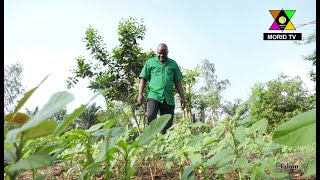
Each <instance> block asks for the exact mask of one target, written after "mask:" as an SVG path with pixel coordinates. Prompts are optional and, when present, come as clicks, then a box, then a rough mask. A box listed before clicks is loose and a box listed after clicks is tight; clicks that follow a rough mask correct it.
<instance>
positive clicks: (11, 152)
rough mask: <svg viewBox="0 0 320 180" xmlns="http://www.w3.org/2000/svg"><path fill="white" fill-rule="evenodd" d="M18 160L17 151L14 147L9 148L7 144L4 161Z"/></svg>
mask: <svg viewBox="0 0 320 180" xmlns="http://www.w3.org/2000/svg"><path fill="white" fill-rule="evenodd" d="M16 158H17V156H16V149H15V148H13V147H11V148H10V147H7V146H6V143H5V146H4V160H6V161H9V162H13V161H14V160H15V159H16Z"/></svg>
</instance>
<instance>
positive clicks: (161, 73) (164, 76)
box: [139, 57, 183, 105]
mask: <svg viewBox="0 0 320 180" xmlns="http://www.w3.org/2000/svg"><path fill="white" fill-rule="evenodd" d="M139 77H140V78H144V79H145V80H146V81H149V86H148V93H147V94H148V95H147V98H150V99H154V100H156V101H159V102H161V103H163V100H164V99H166V102H167V103H168V104H169V105H175V104H174V91H173V87H174V85H175V82H178V81H180V80H182V78H183V75H182V73H181V71H180V68H179V66H178V64H177V63H176V62H175V61H174V60H172V59H170V58H168V60H167V61H166V62H165V63H164V64H163V63H161V62H160V61H159V60H158V58H157V57H154V58H151V59H149V60H148V61H147V62H146V64H145V65H144V67H143V69H142V71H141V73H140V75H139Z"/></svg>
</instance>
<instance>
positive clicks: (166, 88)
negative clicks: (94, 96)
mask: <svg viewBox="0 0 320 180" xmlns="http://www.w3.org/2000/svg"><path fill="white" fill-rule="evenodd" d="M168 52H169V51H168V47H167V45H166V44H164V43H160V44H159V45H158V48H157V57H153V58H151V59H149V60H148V61H147V62H146V64H145V65H144V67H143V69H142V71H141V73H140V75H139V78H140V85H139V95H138V98H137V101H138V104H142V103H143V102H144V97H143V94H142V93H143V90H144V88H145V86H146V82H148V81H149V87H148V95H147V119H148V124H149V123H151V121H153V120H154V119H156V118H157V113H158V111H159V110H160V115H164V114H171V119H170V120H169V121H168V123H167V124H166V126H165V127H164V128H163V129H162V131H161V133H162V134H164V133H166V131H167V129H169V128H170V127H171V126H172V124H173V115H174V108H175V102H174V90H173V86H174V85H175V87H176V89H177V91H178V93H179V95H180V98H181V107H182V109H184V107H185V99H184V95H183V89H182V86H181V80H182V78H183V76H182V73H181V71H180V68H179V66H178V64H177V63H176V62H175V61H174V60H172V59H170V58H168Z"/></svg>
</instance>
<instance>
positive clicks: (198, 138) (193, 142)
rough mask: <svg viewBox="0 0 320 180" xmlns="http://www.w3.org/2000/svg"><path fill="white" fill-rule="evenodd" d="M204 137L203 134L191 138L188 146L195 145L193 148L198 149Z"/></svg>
mask: <svg viewBox="0 0 320 180" xmlns="http://www.w3.org/2000/svg"><path fill="white" fill-rule="evenodd" d="M202 139H203V137H201V136H196V137H194V138H192V139H190V140H189V141H188V143H187V145H186V146H190V147H193V148H196V149H198V148H199V146H200V144H201V140H202Z"/></svg>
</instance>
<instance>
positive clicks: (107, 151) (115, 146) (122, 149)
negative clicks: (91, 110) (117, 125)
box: [80, 114, 171, 179]
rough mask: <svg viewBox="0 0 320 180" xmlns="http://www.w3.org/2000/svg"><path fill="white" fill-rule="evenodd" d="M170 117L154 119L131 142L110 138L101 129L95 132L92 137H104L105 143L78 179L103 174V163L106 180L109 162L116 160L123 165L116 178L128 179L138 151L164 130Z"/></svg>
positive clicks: (133, 169) (133, 170)
mask: <svg viewBox="0 0 320 180" xmlns="http://www.w3.org/2000/svg"><path fill="white" fill-rule="evenodd" d="M170 117H171V115H170V114H166V115H163V116H160V117H159V118H157V119H155V120H154V121H152V122H151V123H150V124H149V125H148V126H147V127H146V128H145V129H144V131H143V132H142V133H141V134H140V135H139V136H138V138H137V139H135V140H133V141H131V142H129V141H127V139H126V138H110V137H109V135H110V131H109V130H106V129H102V130H101V131H99V132H98V131H96V132H95V134H94V135H96V136H104V137H105V141H104V142H103V143H102V146H101V147H102V148H101V149H102V150H101V153H100V155H99V158H97V159H96V160H95V162H93V163H92V164H91V165H89V166H87V167H86V168H85V169H84V170H83V172H82V173H81V176H80V178H84V177H85V176H86V174H87V173H92V172H103V169H102V168H101V165H102V164H103V163H104V164H105V166H106V170H105V171H106V172H105V176H106V177H105V178H107V179H108V178H109V177H110V170H111V169H110V168H111V167H112V163H111V160H116V162H123V163H124V164H123V168H122V172H123V176H121V174H118V178H120V177H122V178H124V179H130V177H132V176H133V175H134V174H135V171H136V169H135V167H134V165H135V159H136V157H137V153H138V151H139V150H140V149H143V148H144V146H146V145H148V144H149V143H150V142H151V141H152V138H153V137H155V136H156V135H157V134H158V133H159V132H160V131H161V130H162V129H163V128H164V126H165V125H166V124H167V122H168V121H169V119H170ZM108 133H109V134H108ZM127 138H128V137H127ZM118 155H120V156H118ZM118 173H120V171H119V172H118Z"/></svg>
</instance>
